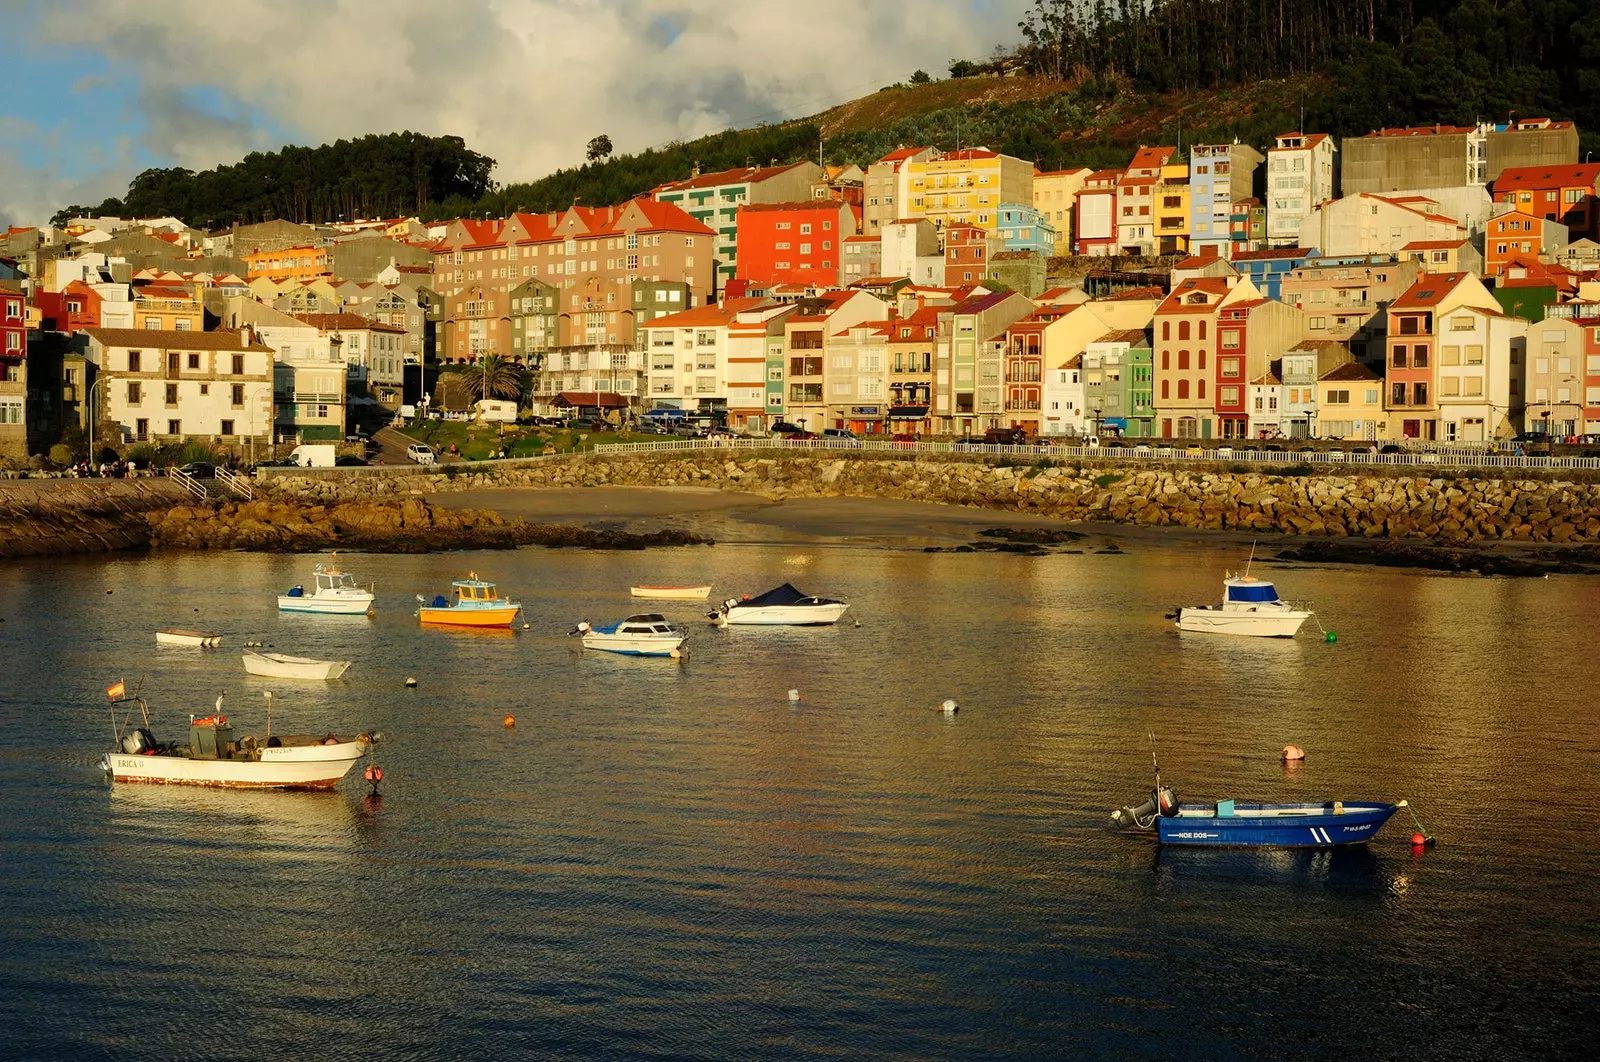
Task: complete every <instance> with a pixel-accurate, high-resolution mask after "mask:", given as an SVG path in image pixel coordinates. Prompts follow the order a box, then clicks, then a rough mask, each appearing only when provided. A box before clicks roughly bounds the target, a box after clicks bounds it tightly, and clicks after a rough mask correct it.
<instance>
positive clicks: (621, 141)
mask: <svg viewBox="0 0 1600 1062" xmlns="http://www.w3.org/2000/svg"><path fill="white" fill-rule="evenodd" d="M1026 2H1027V0H981V2H972V0H938V2H932V0H930V2H927V3H923V4H901V3H891V2H888V0H752V2H747V3H745V4H743V5H741V4H738V3H730V2H728V0H444V2H441V0H384V2H382V3H374V2H371V0H254V2H243V3H228V4H219V3H216V2H215V0H140V2H138V3H131V4H130V3H127V2H125V0H57V2H56V3H55V4H53V5H50V7H49V9H48V10H47V11H46V12H45V13H44V14H43V16H42V20H41V22H40V25H39V33H40V35H41V37H42V39H43V41H44V42H45V43H54V44H70V45H72V46H75V47H87V48H90V49H93V50H95V51H98V52H101V53H103V54H104V55H105V56H106V57H107V59H108V61H110V62H111V63H112V64H114V65H115V66H116V67H117V68H118V70H119V72H120V71H126V72H127V73H129V74H130V75H131V76H132V77H133V78H134V79H135V81H136V82H137V84H138V85H139V86H140V90H139V93H138V97H137V99H136V100H134V101H131V103H130V107H131V108H132V110H133V112H134V113H136V114H139V113H142V114H144V115H145V116H146V117H147V119H148V122H149V128H148V130H147V132H146V134H145V135H144V138H143V145H142V146H143V147H144V148H145V150H147V151H150V152H152V153H153V154H155V155H157V156H158V157H163V158H171V159H172V160H173V161H174V162H175V163H176V164H178V165H184V166H189V167H192V168H200V167H206V166H211V165H215V164H217V163H219V162H228V161H232V160H234V159H236V158H238V157H239V156H240V155H241V154H242V153H243V152H245V151H248V150H252V149H259V148H264V147H272V146H275V145H274V144H272V143H271V142H270V141H271V139H272V138H271V137H270V135H269V134H268V133H267V132H266V131H265V129H266V128H270V127H276V128H280V129H290V130H294V131H295V133H296V135H297V137H299V138H303V140H304V141H308V142H311V143H322V142H325V141H329V140H333V139H337V138H339V137H351V136H359V135H362V134H364V133H369V132H389V131H396V130H400V129H413V130H417V131H421V132H426V133H431V134H444V133H451V134H455V135H459V136H462V137H464V138H465V139H466V141H467V143H468V145H469V146H470V147H472V148H473V149H475V150H477V151H481V152H484V153H485V154H488V155H491V156H493V157H494V158H496V159H498V160H499V162H500V166H499V168H498V169H497V170H496V173H495V176H496V178H497V179H498V180H500V181H503V182H512V181H517V180H527V179H531V178H534V177H537V176H540V175H542V174H544V173H546V172H548V171H550V170H552V169H555V168H557V167H560V166H566V165H572V164H575V163H579V162H581V161H582V159H583V149H584V145H585V144H586V143H587V141H588V139H589V138H590V137H591V136H594V135H595V134H597V133H601V132H604V133H607V134H609V135H610V136H611V138H612V140H613V142H614V143H615V144H616V146H617V150H618V151H621V152H627V151H634V150H640V149H643V148H645V147H649V146H651V145H654V144H661V143H664V142H666V141H669V140H673V139H676V138H680V137H689V136H696V135H700V134H702V133H706V132H712V131H715V130H717V129H721V128H725V127H727V126H728V125H729V124H736V125H744V124H751V123H752V122H754V121H757V120H777V119H779V118H782V117H790V116H794V115H797V114H804V113H811V112H814V111H818V110H821V109H823V108H824V107H826V106H827V105H829V104H831V103H835V102H841V101H843V100H846V99H849V98H853V97H855V96H859V95H862V94H864V93H866V92H870V91H871V90H873V89H875V88H877V87H878V86H880V85H883V84H885V83H888V82H892V81H897V80H903V79H904V78H906V77H907V76H909V74H910V73H911V71H912V70H914V69H916V68H918V67H922V68H926V69H927V70H929V71H930V72H933V73H936V74H938V73H942V72H943V70H944V67H945V65H946V63H947V61H948V60H949V59H950V58H951V57H952V56H980V55H984V54H987V53H988V52H989V50H990V49H991V48H992V47H993V46H994V45H995V44H996V43H999V42H1010V41H1012V40H1014V38H1015V36H1016V31H1015V29H1014V27H1015V25H1016V19H1017V17H1018V15H1019V14H1020V11H1021V9H1022V8H1023V7H1024V6H1025V5H1026ZM196 87H200V88H201V89H203V90H204V91H205V92H207V94H208V95H209V96H210V97H211V98H213V99H219V100H221V101H223V104H224V106H223V108H222V109H224V110H229V111H231V112H232V113H231V114H230V115H229V116H228V117H224V118H217V117H215V116H213V115H210V114H206V113H204V112H203V111H201V110H199V109H197V108H196V106H195V105H194V100H193V95H192V93H193V90H194V89H195V88H196ZM124 180H125V177H124Z"/></svg>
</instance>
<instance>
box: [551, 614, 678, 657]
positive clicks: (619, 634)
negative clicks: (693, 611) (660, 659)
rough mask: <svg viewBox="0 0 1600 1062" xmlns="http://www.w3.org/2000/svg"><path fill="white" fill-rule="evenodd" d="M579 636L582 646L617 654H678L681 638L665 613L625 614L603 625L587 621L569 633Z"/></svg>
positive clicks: (672, 655) (674, 655) (673, 655)
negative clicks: (626, 616)
mask: <svg viewBox="0 0 1600 1062" xmlns="http://www.w3.org/2000/svg"><path fill="white" fill-rule="evenodd" d="M570 633H572V634H581V635H583V647H584V648H585V649H596V650H599V651H600V652H602V653H616V654H618V655H619V656H671V657H676V656H678V655H680V652H681V646H682V645H683V639H684V637H685V635H684V633H683V631H681V630H679V629H678V628H677V627H674V626H673V625H672V624H671V623H670V622H668V621H667V618H666V617H665V616H658V615H656V614H654V613H650V614H647V615H640V616H629V617H628V618H627V619H625V620H620V621H618V622H616V623H613V624H611V625H609V626H605V627H593V626H590V625H589V621H588V620H584V621H583V622H581V623H579V624H578V625H577V627H575V628H573V629H572V631H571V632H570Z"/></svg>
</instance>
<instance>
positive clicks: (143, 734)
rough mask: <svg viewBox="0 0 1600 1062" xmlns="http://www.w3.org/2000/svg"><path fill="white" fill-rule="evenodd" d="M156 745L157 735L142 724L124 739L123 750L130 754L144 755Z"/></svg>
mask: <svg viewBox="0 0 1600 1062" xmlns="http://www.w3.org/2000/svg"><path fill="white" fill-rule="evenodd" d="M155 747H156V739H155V735H153V734H151V733H150V731H148V730H146V729H145V728H144V727H142V726H141V727H137V728H135V729H134V730H133V732H132V733H130V734H128V735H127V736H125V737H124V738H123V739H122V751H123V752H126V753H127V754H128V755H129V756H143V755H144V754H145V752H146V751H148V750H150V749H153V748H155Z"/></svg>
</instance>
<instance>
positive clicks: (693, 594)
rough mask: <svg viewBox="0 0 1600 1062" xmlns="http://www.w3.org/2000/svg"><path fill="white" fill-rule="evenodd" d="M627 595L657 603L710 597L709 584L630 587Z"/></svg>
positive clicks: (701, 599)
mask: <svg viewBox="0 0 1600 1062" xmlns="http://www.w3.org/2000/svg"><path fill="white" fill-rule="evenodd" d="M628 593H630V594H632V595H633V596H634V597H647V598H652V599H654V600H657V601H704V600H705V599H706V598H708V597H710V596H711V584H710V583H706V584H705V585H704V586H630V587H628Z"/></svg>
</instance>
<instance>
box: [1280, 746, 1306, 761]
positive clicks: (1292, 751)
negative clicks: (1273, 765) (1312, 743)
mask: <svg viewBox="0 0 1600 1062" xmlns="http://www.w3.org/2000/svg"><path fill="white" fill-rule="evenodd" d="M1305 758H1306V750H1305V749H1303V748H1301V747H1300V746H1299V745H1285V746H1284V747H1283V762H1284V763H1298V762H1299V761H1300V760H1303V759H1305Z"/></svg>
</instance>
